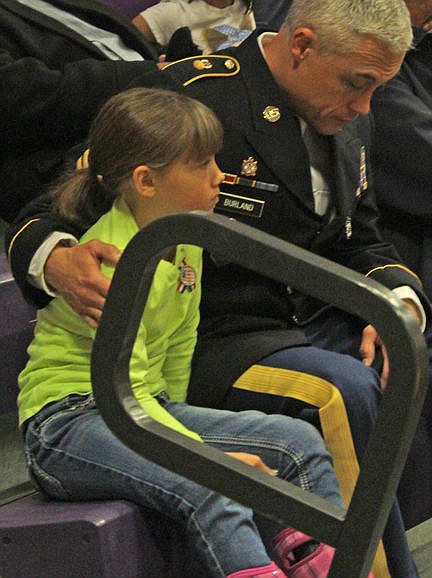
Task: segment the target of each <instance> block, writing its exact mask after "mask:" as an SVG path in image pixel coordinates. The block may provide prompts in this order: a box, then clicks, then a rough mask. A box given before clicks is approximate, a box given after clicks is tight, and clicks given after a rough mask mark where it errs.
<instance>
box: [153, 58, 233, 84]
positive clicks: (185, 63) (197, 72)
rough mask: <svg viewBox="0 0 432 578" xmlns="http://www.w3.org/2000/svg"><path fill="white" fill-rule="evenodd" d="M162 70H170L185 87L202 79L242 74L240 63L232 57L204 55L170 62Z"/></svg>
mask: <svg viewBox="0 0 432 578" xmlns="http://www.w3.org/2000/svg"><path fill="white" fill-rule="evenodd" d="M162 70H168V71H169V72H170V73H171V74H173V76H175V77H176V78H178V79H179V80H180V82H182V84H183V86H189V84H192V83H193V82H195V81H196V80H200V79H201V78H209V77H228V76H235V75H236V74H238V73H239V72H240V63H239V61H238V60H237V59H236V58H233V57H232V56H226V55H223V54H204V55H202V56H189V57H188V58H183V59H182V60H177V61H176V62H170V63H169V64H167V65H166V66H164V67H163V68H162Z"/></svg>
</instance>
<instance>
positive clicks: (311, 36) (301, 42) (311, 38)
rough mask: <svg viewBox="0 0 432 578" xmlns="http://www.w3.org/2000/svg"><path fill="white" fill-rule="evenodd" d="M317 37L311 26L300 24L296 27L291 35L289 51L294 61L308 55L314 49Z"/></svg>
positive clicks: (298, 60)
mask: <svg viewBox="0 0 432 578" xmlns="http://www.w3.org/2000/svg"><path fill="white" fill-rule="evenodd" d="M317 45H318V39H317V35H316V32H315V31H314V30H312V28H307V27H305V26H300V27H299V28H296V29H295V31H294V34H293V36H292V42H291V51H292V54H293V57H294V60H295V61H296V62H300V61H301V60H304V59H305V58H307V57H308V56H309V54H310V53H311V52H312V50H314V49H316V48H317Z"/></svg>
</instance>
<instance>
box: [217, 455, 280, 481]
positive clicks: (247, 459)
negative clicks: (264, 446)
mask: <svg viewBox="0 0 432 578" xmlns="http://www.w3.org/2000/svg"><path fill="white" fill-rule="evenodd" d="M226 453H227V455H229V456H232V457H233V458H236V459H237V460H240V461H241V462H244V463H245V464H248V466H252V467H253V468H258V469H259V470H261V471H263V472H266V473H267V474H270V475H271V476H277V470H272V469H271V468H269V467H268V466H266V465H265V463H264V462H263V461H262V459H261V458H260V457H259V456H257V455H255V454H248V453H247V452H226Z"/></svg>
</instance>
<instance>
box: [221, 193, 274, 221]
mask: <svg viewBox="0 0 432 578" xmlns="http://www.w3.org/2000/svg"><path fill="white" fill-rule="evenodd" d="M264 206H265V201H261V200H259V199H253V198H250V197H242V196H241V195H233V194H230V193H226V192H224V191H221V192H220V193H219V202H218V204H217V205H216V208H217V209H219V210H221V211H228V212H229V213H237V214H240V215H247V216H248V217H255V218H256V219H260V218H261V217H262V214H263V211H264Z"/></svg>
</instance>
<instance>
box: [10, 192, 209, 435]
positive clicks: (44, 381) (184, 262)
mask: <svg viewBox="0 0 432 578" xmlns="http://www.w3.org/2000/svg"><path fill="white" fill-rule="evenodd" d="M137 232H138V226H137V224H136V222H135V220H134V218H133V216H132V215H131V213H130V211H129V209H128V207H127V205H126V203H124V201H119V202H118V203H116V204H115V205H114V207H113V208H112V209H111V210H110V211H109V212H108V213H106V214H105V215H103V216H102V217H101V218H100V219H99V220H98V221H97V223H96V224H95V225H94V226H93V227H91V229H89V231H88V232H87V233H86V234H85V235H84V236H83V237H82V238H81V241H80V242H86V241H89V240H91V239H99V240H101V241H104V242H107V243H112V244H114V245H116V246H117V247H118V248H119V249H120V250H121V251H122V250H123V249H124V248H125V247H126V245H127V244H128V242H129V241H130V239H131V238H132V237H133V236H134V235H135V234H136V233H137ZM201 257H202V250H201V249H200V248H199V247H194V246H191V245H178V246H177V248H176V255H175V261H174V262H168V261H165V260H162V261H161V262H160V263H159V265H158V267H157V270H156V273H155V275H154V279H153V284H152V287H151V291H150V294H149V297H148V300H147V303H146V307H145V310H144V314H143V318H142V320H141V324H140V327H139V330H138V333H137V339H136V342H135V346H134V350H133V353H132V357H131V361H130V378H131V384H132V389H133V391H134V394H135V396H136V398H137V400H138V402H139V403H140V404H141V406H142V407H143V408H144V410H145V411H146V412H147V413H148V414H149V415H150V416H151V417H153V418H154V419H156V420H157V421H159V422H161V423H163V424H164V425H166V426H168V427H171V428H173V429H175V430H177V431H179V432H181V433H184V434H187V435H190V436H191V437H194V438H195V439H200V438H199V436H198V435H197V434H195V433H193V432H190V431H189V430H187V429H186V428H185V427H184V426H183V425H182V424H180V423H179V422H178V421H177V420H176V419H174V418H173V417H172V416H171V415H170V414H169V413H168V412H167V411H166V410H165V409H164V408H163V407H161V405H160V404H159V403H158V401H157V400H156V399H155V398H154V396H156V395H158V394H159V393H160V392H161V391H166V392H167V393H168V395H169V396H170V399H171V400H173V401H184V400H185V399H186V392H187V387H188V383H189V376H190V365H191V359H192V354H193V350H194V347H195V343H196V330H197V326H198V321H199V302H200V296H201V287H200V280H201V267H202V263H201ZM102 269H103V272H104V274H105V275H107V276H108V277H110V278H111V277H112V275H113V272H114V269H113V268H112V267H108V266H103V267H102ZM182 274H183V275H185V274H186V281H185V284H183V283H182V279H181V275H182ZM125 282H127V280H125ZM194 282H195V283H194ZM94 335H95V331H94V330H92V329H91V328H90V327H89V326H88V325H87V324H86V323H85V322H84V320H83V319H82V318H81V317H80V316H79V315H78V314H76V313H75V312H74V311H73V310H72V309H71V308H70V307H69V306H68V305H67V303H66V302H65V301H64V299H62V298H60V297H57V298H55V299H53V300H52V301H51V302H50V304H49V305H48V306H47V307H45V308H44V309H42V310H41V311H39V313H38V320H37V325H36V330H35V337H34V339H33V341H32V343H31V345H30V346H29V349H28V353H29V356H30V358H29V361H28V363H27V365H26V367H25V368H24V370H23V371H22V372H21V374H20V376H19V387H20V393H19V396H18V408H19V422H20V424H23V423H24V422H25V421H26V420H27V419H29V418H30V417H32V416H33V415H35V414H36V413H37V412H38V411H39V410H40V409H42V407H43V406H44V405H46V404H47V403H50V402H53V401H58V400H60V399H63V398H64V397H66V396H68V395H70V394H78V395H87V394H89V393H91V380H90V356H91V348H92V344H93V338H94ZM107 355H109V352H107Z"/></svg>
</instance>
